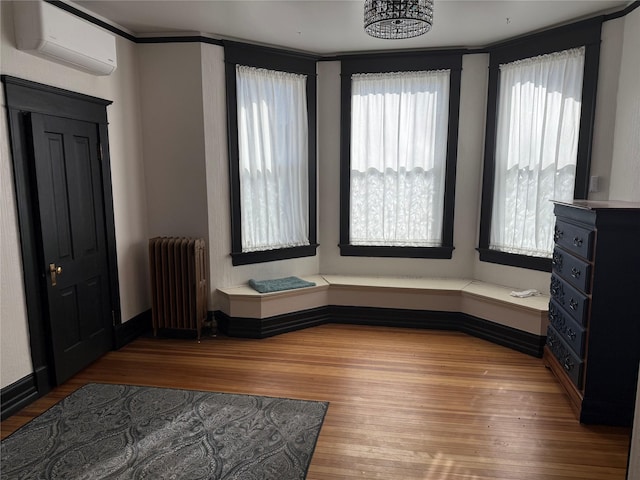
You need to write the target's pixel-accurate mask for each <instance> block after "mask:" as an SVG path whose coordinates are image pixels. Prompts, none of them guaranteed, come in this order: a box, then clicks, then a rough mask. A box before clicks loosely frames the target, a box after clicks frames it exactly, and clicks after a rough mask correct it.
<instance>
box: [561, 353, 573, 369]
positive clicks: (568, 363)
mask: <svg viewBox="0 0 640 480" xmlns="http://www.w3.org/2000/svg"><path fill="white" fill-rule="evenodd" d="M562 366H563V367H564V369H565V370H566V371H567V372H570V371H571V370H573V367H574V366H575V365H574V364H573V362H572V361H571V359H570V358H569V357H566V358H565V359H564V364H563V365H562Z"/></svg>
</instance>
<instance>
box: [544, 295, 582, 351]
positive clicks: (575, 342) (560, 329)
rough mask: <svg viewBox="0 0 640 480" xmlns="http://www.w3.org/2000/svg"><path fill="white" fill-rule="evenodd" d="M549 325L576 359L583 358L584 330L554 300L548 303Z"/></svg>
mask: <svg viewBox="0 0 640 480" xmlns="http://www.w3.org/2000/svg"><path fill="white" fill-rule="evenodd" d="M549 323H551V325H553V327H554V328H555V329H556V332H557V333H558V335H560V337H562V339H563V340H564V341H565V342H567V345H569V346H570V347H571V348H572V349H573V351H574V352H575V353H576V355H578V357H580V358H583V357H584V346H585V340H586V337H587V336H586V330H585V329H584V328H582V327H581V326H580V325H578V323H577V322H576V321H575V320H574V319H573V318H571V316H570V315H569V314H568V313H567V312H565V311H564V309H562V308H561V307H560V306H559V305H558V304H557V303H556V302H555V300H551V302H549Z"/></svg>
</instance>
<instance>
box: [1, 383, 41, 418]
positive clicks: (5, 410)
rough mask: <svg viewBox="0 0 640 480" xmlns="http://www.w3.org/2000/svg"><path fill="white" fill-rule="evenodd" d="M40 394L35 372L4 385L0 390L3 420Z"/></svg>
mask: <svg viewBox="0 0 640 480" xmlns="http://www.w3.org/2000/svg"><path fill="white" fill-rule="evenodd" d="M40 396H41V395H40V394H39V393H38V387H37V383H36V374H35V373H31V374H29V375H27V376H26V377H24V378H21V379H20V380H18V381H17V382H14V383H12V384H11V385H9V386H7V387H4V388H3V389H2V390H1V391H0V404H1V405H0V410H2V414H1V415H0V416H1V417H2V420H5V419H7V418H9V417H10V416H11V415H13V414H14V413H16V412H17V411H18V410H20V409H22V408H24V407H26V406H27V405H29V404H30V403H31V402H33V401H35V400H36V399H38V398H39V397H40Z"/></svg>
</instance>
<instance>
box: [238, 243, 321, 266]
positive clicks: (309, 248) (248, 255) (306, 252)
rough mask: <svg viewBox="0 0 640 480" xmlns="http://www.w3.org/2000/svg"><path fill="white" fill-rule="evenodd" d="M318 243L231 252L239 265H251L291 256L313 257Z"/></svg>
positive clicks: (286, 258)
mask: <svg viewBox="0 0 640 480" xmlns="http://www.w3.org/2000/svg"><path fill="white" fill-rule="evenodd" d="M317 248H318V244H317V243H314V244H313V245H303V246H301V247H289V248H278V249H275V250H262V251H259V252H231V263H232V264H233V265H234V266H237V265H251V264H252V263H265V262H274V261H276V260H288V259H291V258H302V257H313V256H315V254H316V249H317Z"/></svg>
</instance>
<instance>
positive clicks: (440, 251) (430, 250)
mask: <svg viewBox="0 0 640 480" xmlns="http://www.w3.org/2000/svg"><path fill="white" fill-rule="evenodd" d="M338 247H340V255H341V256H343V257H394V258H436V259H450V258H451V257H452V256H453V250H454V247H453V246H447V247H382V246H360V245H357V246H356V245H349V244H340V245H338Z"/></svg>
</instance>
